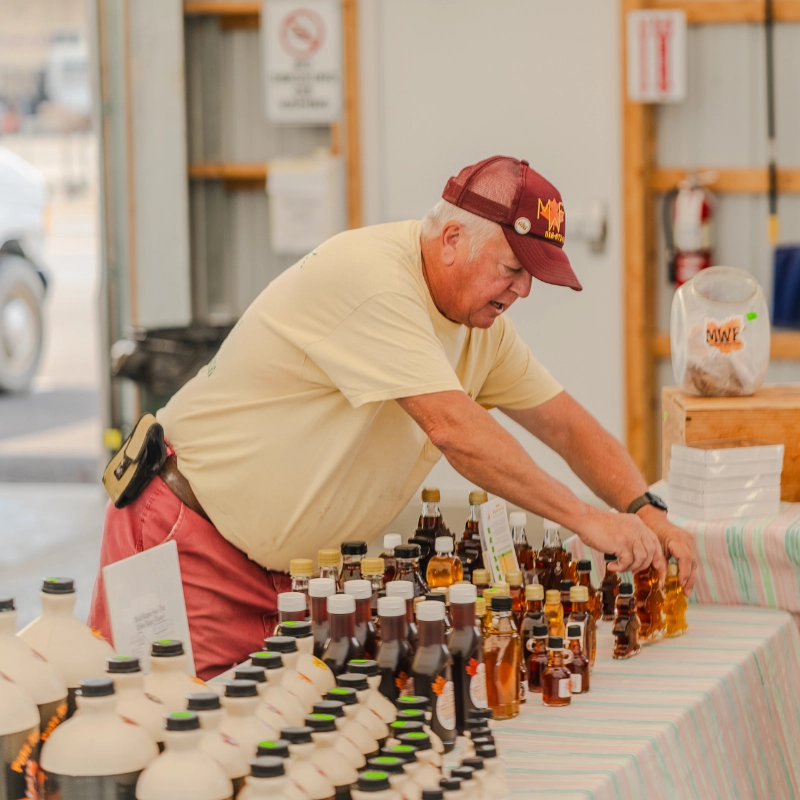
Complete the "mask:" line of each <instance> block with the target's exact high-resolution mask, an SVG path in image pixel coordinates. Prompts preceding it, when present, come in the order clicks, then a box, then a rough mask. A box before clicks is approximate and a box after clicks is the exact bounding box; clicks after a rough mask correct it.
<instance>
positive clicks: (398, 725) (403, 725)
mask: <svg viewBox="0 0 800 800" xmlns="http://www.w3.org/2000/svg"><path fill="white" fill-rule="evenodd" d="M389 727H390V728H391V729H392V730H393V731H394V732H395V735H396V736H399V735H400V734H401V733H412V732H413V731H423V732H424V729H425V725H424V723H422V722H418V721H417V720H412V719H396V720H395V721H394V722H390V723H389Z"/></svg>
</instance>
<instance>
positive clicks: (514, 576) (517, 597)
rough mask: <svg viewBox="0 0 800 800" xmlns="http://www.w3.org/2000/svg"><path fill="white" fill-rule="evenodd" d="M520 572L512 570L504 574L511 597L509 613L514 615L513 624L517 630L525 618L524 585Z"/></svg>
mask: <svg viewBox="0 0 800 800" xmlns="http://www.w3.org/2000/svg"><path fill="white" fill-rule="evenodd" d="M524 580H525V579H524V578H523V576H522V572H521V570H512V571H510V572H507V573H506V583H507V584H508V592H509V595H510V596H511V611H512V613H513V615H514V622H515V623H516V626H517V630H519V627H520V625H521V624H522V618H523V617H524V616H525V583H524Z"/></svg>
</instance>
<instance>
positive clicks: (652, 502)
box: [627, 492, 668, 514]
mask: <svg viewBox="0 0 800 800" xmlns="http://www.w3.org/2000/svg"><path fill="white" fill-rule="evenodd" d="M645 506H655V507H656V508H657V509H659V510H660V511H667V510H668V509H667V504H666V503H665V502H664V501H663V500H662V499H661V498H660V497H659V496H658V495H655V494H653V493H652V492H645V493H644V494H643V495H641V496H640V497H637V498H636V499H635V500H634V501H633V502H632V503H631V504H630V505H629V506H628V511H627V513H628V514H635V513H636V512H637V511H638V510H639V509H640V508H644V507H645Z"/></svg>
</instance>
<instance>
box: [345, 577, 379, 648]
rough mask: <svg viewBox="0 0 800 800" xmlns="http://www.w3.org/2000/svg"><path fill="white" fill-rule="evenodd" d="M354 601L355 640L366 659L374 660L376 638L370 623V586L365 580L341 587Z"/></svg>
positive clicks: (350, 582) (376, 646)
mask: <svg viewBox="0 0 800 800" xmlns="http://www.w3.org/2000/svg"><path fill="white" fill-rule="evenodd" d="M342 590H343V591H344V594H349V595H350V596H351V597H353V598H354V599H355V601H356V640H357V641H358V643H359V645H361V648H362V650H363V651H364V654H365V656H364V657H366V658H375V653H377V652H378V637H377V634H376V632H375V623H374V622H373V621H372V584H371V583H370V582H369V581H367V580H363V579H361V580H353V581H347V583H345V584H344V585H343V587H342Z"/></svg>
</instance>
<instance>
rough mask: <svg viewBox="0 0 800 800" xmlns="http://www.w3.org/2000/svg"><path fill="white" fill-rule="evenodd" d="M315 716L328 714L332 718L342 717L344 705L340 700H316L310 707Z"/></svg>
mask: <svg viewBox="0 0 800 800" xmlns="http://www.w3.org/2000/svg"><path fill="white" fill-rule="evenodd" d="M312 711H313V712H314V713H315V714H330V715H331V716H332V717H343V716H344V703H342V702H341V701H340V700H317V702H316V703H314V705H313V706H312Z"/></svg>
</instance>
